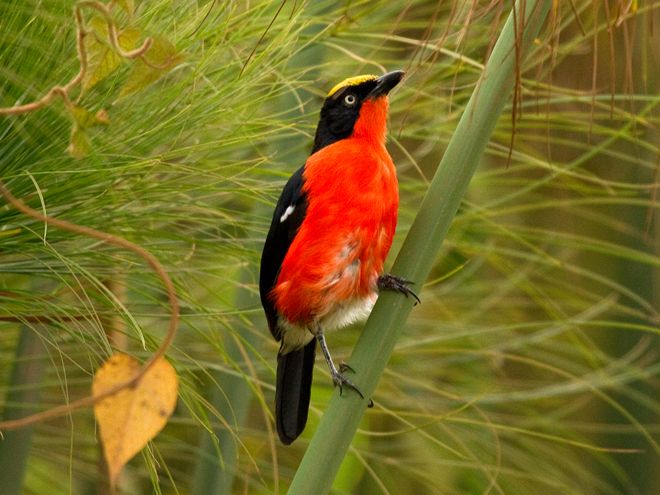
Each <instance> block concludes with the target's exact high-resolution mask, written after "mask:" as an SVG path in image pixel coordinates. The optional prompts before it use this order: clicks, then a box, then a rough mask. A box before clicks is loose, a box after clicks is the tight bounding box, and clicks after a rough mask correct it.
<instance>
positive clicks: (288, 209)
mask: <svg viewBox="0 0 660 495" xmlns="http://www.w3.org/2000/svg"><path fill="white" fill-rule="evenodd" d="M295 209H296V207H295V206H293V205H289V206H287V207H286V210H285V211H284V213H282V216H281V217H280V223H282V222H284V220H286V219H287V218H289V217H290V216H291V213H293V212H294V210H295Z"/></svg>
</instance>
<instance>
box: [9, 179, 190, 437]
mask: <svg viewBox="0 0 660 495" xmlns="http://www.w3.org/2000/svg"><path fill="white" fill-rule="evenodd" d="M0 195H2V196H4V198H5V199H6V200H7V202H8V203H9V204H11V205H12V206H13V207H14V208H16V209H17V210H19V211H20V212H21V213H23V214H25V215H27V216H29V217H31V218H34V219H35V220H39V221H41V222H45V223H47V224H49V225H50V226H53V227H56V228H59V229H62V230H66V231H69V232H73V233H74V234H80V235H84V236H87V237H92V238H94V239H99V240H100V241H103V242H107V243H108V244H112V245H114V246H117V247H120V248H123V249H127V250H129V251H132V252H133V253H135V254H136V255H138V256H140V257H141V258H142V259H144V260H145V261H146V262H147V264H148V265H149V266H150V267H151V268H152V269H153V270H154V271H155V272H156V274H157V275H158V277H160V279H161V280H162V282H163V285H164V286H165V290H166V292H167V297H168V302H169V306H170V321H169V325H168V328H167V334H166V335H165V338H164V339H163V342H162V343H161V344H160V347H158V349H157V350H156V352H154V354H153V355H152V356H151V357H150V358H149V359H148V360H147V361H146V362H145V363H144V364H143V365H142V368H140V370H139V371H138V372H137V373H136V374H135V375H134V376H133V377H132V378H130V379H129V380H126V381H125V382H123V383H119V384H117V385H115V386H114V387H112V388H109V389H108V390H106V391H104V392H103V393H101V394H98V395H94V396H88V397H84V398H82V399H78V400H75V401H73V402H70V403H69V404H65V405H61V406H57V407H53V408H51V409H48V410H46V411H42V412H40V413H36V414H32V415H29V416H26V417H24V418H20V419H16V420H11V421H2V422H0V431H1V430H14V429H17V428H22V427H24V426H28V425H31V424H34V423H37V422H40V421H44V420H47V419H52V418H55V417H58V416H62V415H65V414H68V413H70V412H71V411H73V410H75V409H80V408H82V407H88V406H91V405H93V404H95V403H96V402H99V401H100V400H102V399H105V398H106V397H109V396H111V395H114V394H116V393H117V392H120V391H121V390H124V389H125V388H128V387H132V386H134V385H135V384H136V383H138V382H139V381H140V379H141V378H142V377H143V376H144V374H145V373H146V372H147V371H149V369H150V368H151V367H152V366H153V365H154V364H155V363H156V361H157V360H158V359H160V358H162V357H163V356H164V355H165V353H166V352H167V349H168V348H169V347H170V345H171V344H172V342H173V341H174V336H175V335H176V330H177V327H178V324H179V300H178V298H177V296H176V291H175V288H174V284H173V283H172V279H171V278H170V276H169V275H168V274H167V271H166V270H165V268H164V267H163V265H162V264H161V263H160V262H159V261H158V259H157V258H156V257H155V256H154V255H153V254H151V253H150V252H149V251H147V250H146V249H144V248H143V247H142V246H140V245H138V244H135V243H133V242H131V241H129V240H127V239H124V238H123V237H119V236H116V235H113V234H109V233H107V232H102V231H100V230H96V229H93V228H90V227H84V226H82V225H76V224H74V223H71V222H67V221H66V220H61V219H58V218H55V217H52V216H49V215H44V214H43V213H41V212H39V211H37V210H35V209H33V208H31V207H29V206H28V205H26V204H25V203H24V202H23V201H21V200H20V199H18V198H16V197H14V195H13V194H12V193H11V192H10V191H9V189H7V187H6V186H5V184H4V183H3V182H2V181H0Z"/></svg>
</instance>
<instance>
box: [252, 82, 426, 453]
mask: <svg viewBox="0 0 660 495" xmlns="http://www.w3.org/2000/svg"><path fill="white" fill-rule="evenodd" d="M403 77H404V72H403V71H401V70H396V71H393V72H388V73H386V74H384V75H382V76H380V77H379V76H376V75H372V74H368V75H360V76H354V77H350V78H347V79H345V80H343V81H341V82H340V83H338V84H337V85H335V86H334V87H332V89H331V90H330V91H329V92H328V94H327V96H326V98H325V100H324V102H323V106H322V108H321V114H320V118H319V121H318V125H317V127H316V133H315V135H314V142H313V147H312V151H311V154H310V156H309V157H308V159H307V160H306V162H305V164H304V165H303V166H302V167H300V168H299V169H298V170H297V171H296V172H295V173H294V174H293V175H292V176H291V177H290V178H289V180H288V181H287V183H286V185H285V186H284V188H283V190H282V192H281V195H280V197H279V199H278V201H277V204H276V206H275V210H274V212H273V217H272V220H271V224H270V228H269V231H268V234H267V236H266V240H265V243H264V247H263V252H262V256H261V267H260V274H259V293H260V298H261V303H262V305H263V308H264V312H265V315H266V319H267V322H268V327H269V329H270V332H271V334H272V336H273V337H274V338H275V340H276V341H278V342H280V349H279V352H278V356H277V373H276V375H277V376H276V386H275V423H276V428H277V432H278V435H279V438H280V440H281V442H282V443H283V444H285V445H289V444H291V443H292V442H293V441H294V440H295V439H296V438H297V437H298V436H299V435H300V434H301V433H302V431H303V430H304V428H305V424H306V422H307V415H308V411H309V402H310V395H311V385H312V374H313V370H314V362H315V357H316V345H317V343H318V345H319V347H320V348H321V351H322V353H323V356H324V358H325V360H326V362H327V364H328V367H329V369H330V375H331V376H332V380H333V383H334V385H335V386H338V387H339V389H340V393H341V392H343V388H344V387H346V388H348V389H352V390H353V391H355V392H356V393H357V394H358V395H359V396H360V397H362V399H364V396H363V394H362V392H361V391H360V390H359V389H358V387H357V386H355V384H354V383H353V382H352V381H351V380H350V379H349V378H347V377H346V376H345V373H346V372H347V371H352V372H354V373H355V371H354V370H353V369H351V368H350V367H348V366H347V365H340V366H339V367H337V366H336V365H335V363H334V361H333V359H332V357H331V355H330V351H329V349H328V346H327V343H326V339H325V333H326V332H327V331H330V330H334V329H338V328H342V327H345V326H348V325H350V324H352V323H354V322H357V321H360V320H364V319H365V318H366V317H367V316H368V315H369V313H370V311H371V309H372V307H373V306H374V303H375V302H376V299H377V298H378V293H379V291H381V290H394V291H398V292H400V293H402V294H404V295H405V296H406V297H408V296H412V297H414V298H415V299H416V300H417V301H419V298H418V297H417V295H416V294H415V293H414V292H413V291H412V289H411V288H410V285H411V282H410V281H408V280H405V279H403V278H401V277H397V276H395V275H392V274H389V273H385V272H384V269H383V264H384V261H385V258H386V256H387V254H388V252H389V250H390V247H391V245H392V240H393V237H394V232H395V229H396V224H397V214H398V206H399V192H398V181H397V176H396V169H395V166H394V163H393V161H392V158H391V157H390V155H389V153H388V151H387V149H386V146H385V142H386V134H387V114H388V108H389V99H388V94H389V92H390V91H391V90H392V89H393V88H394V87H395V86H397V85H398V84H399V83H400V82H401V80H402V79H403Z"/></svg>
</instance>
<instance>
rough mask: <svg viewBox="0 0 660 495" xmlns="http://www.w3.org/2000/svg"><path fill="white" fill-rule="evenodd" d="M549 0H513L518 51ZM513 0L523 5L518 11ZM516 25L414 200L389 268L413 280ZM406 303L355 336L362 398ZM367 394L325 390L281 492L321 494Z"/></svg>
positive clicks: (432, 244) (509, 72)
mask: <svg viewBox="0 0 660 495" xmlns="http://www.w3.org/2000/svg"><path fill="white" fill-rule="evenodd" d="M550 3H551V2H550V1H549V0H538V1H533V0H532V1H526V2H525V1H521V2H517V3H516V8H517V9H518V10H517V11H516V12H517V16H516V18H517V19H518V20H519V17H518V16H520V15H521V14H522V13H523V11H524V14H525V22H524V31H523V33H522V34H523V36H518V47H519V50H521V52H520V53H521V54H520V57H519V61H518V62H522V59H523V56H524V55H525V54H526V53H527V51H528V49H529V48H530V46H531V44H532V41H533V39H534V37H535V36H536V34H537V33H538V31H539V29H540V27H541V25H542V23H543V22H544V20H545V17H546V15H547V12H548V10H549V8H550ZM521 5H524V6H525V8H524V9H521ZM516 32H517V29H516V27H515V25H514V15H513V13H512V14H511V15H510V16H509V18H508V20H507V23H506V25H505V26H504V29H503V30H502V33H501V35H500V37H499V39H498V41H497V43H496V45H495V47H494V49H493V52H492V55H491V57H490V60H489V61H488V63H487V64H486V67H485V68H484V71H483V73H482V76H481V79H480V81H479V83H478V84H477V87H476V88H475V90H474V92H473V94H472V96H471V98H470V101H469V102H468V105H467V107H466V109H465V111H464V113H463V115H462V117H461V119H460V121H459V123H458V126H457V128H456V131H455V133H454V135H453V137H452V139H451V141H450V143H449V145H448V147H447V151H446V152H445V155H444V157H443V159H442V161H441V163H440V165H439V168H438V170H437V172H436V174H435V176H434V178H433V181H432V183H431V185H430V187H429V190H428V192H427V194H426V196H425V198H424V201H423V202H422V205H421V207H420V211H419V213H418V214H417V217H416V218H415V221H414V223H413V225H412V227H411V229H410V232H409V234H408V236H407V238H406V240H405V242H404V244H403V246H402V248H401V251H400V253H399V256H398V257H397V260H396V262H395V264H394V267H393V270H392V271H393V272H394V273H395V274H396V275H399V276H403V277H404V278H407V279H410V280H413V281H414V282H416V283H417V284H418V287H419V286H420V283H421V282H423V281H424V280H425V279H426V277H427V276H428V274H429V272H430V270H431V267H432V265H433V262H434V260H435V257H436V255H437V253H438V251H439V248H440V245H441V244H442V241H443V239H444V237H445V234H446V233H447V230H448V229H449V225H450V224H451V221H452V219H453V218H454V215H455V213H456V211H457V210H458V207H459V205H460V203H461V200H462V198H463V196H464V195H465V191H466V190H467V187H468V184H469V182H470V179H471V177H472V175H473V173H474V171H475V170H476V168H477V165H478V164H479V161H480V159H481V156H482V154H483V152H484V149H485V147H486V144H487V143H488V140H489V138H490V135H491V133H492V131H493V129H494V128H495V124H496V122H497V120H498V118H499V116H500V114H501V113H502V110H503V108H504V105H505V104H506V102H507V101H508V98H509V94H510V92H511V89H512V87H513V83H514V76H515V71H516V69H517V68H516V50H515V48H514V46H515V43H516ZM411 308H412V302H411V300H406V299H404V298H403V297H401V296H400V295H397V294H391V293H390V294H383V295H382V296H381V297H380V298H379V300H378V303H377V304H376V306H375V308H374V310H373V312H372V314H371V316H370V318H369V321H368V322H367V324H366V326H365V328H364V331H363V332H362V335H361V337H360V340H359V341H358V343H357V345H356V347H355V350H354V352H353V355H352V357H351V359H350V365H351V367H353V368H354V369H356V370H358V373H357V375H356V376H355V377H354V378H352V379H353V380H354V382H355V383H356V384H357V385H358V387H360V389H361V390H362V392H363V393H364V394H365V396H367V397H368V396H370V395H371V394H372V393H373V391H374V390H375V387H376V384H377V382H378V380H379V378H380V375H381V374H382V372H383V370H384V368H385V365H386V363H387V361H388V359H389V357H390V355H391V352H392V350H393V348H394V345H395V342H396V340H397V337H398V336H399V334H400V332H401V329H402V327H403V324H404V322H405V320H406V318H407V316H408V314H409V312H410V310H411ZM367 402H368V401H367V400H361V399H360V398H359V397H358V396H357V394H353V393H350V391H348V393H345V394H344V395H343V396H340V395H339V393H338V391H336V392H335V394H334V395H333V398H332V400H331V401H330V403H329V405H328V408H327V410H326V413H325V414H324V416H323V418H322V420H321V422H320V423H319V427H318V430H317V431H316V433H315V435H314V437H313V438H312V441H311V443H310V445H309V447H308V449H307V452H306V453H305V456H304V457H303V459H302V461H301V463H300V466H299V468H298V470H297V472H296V476H295V477H294V479H293V482H292V484H291V488H290V491H289V493H290V494H292V495H295V494H309V493H316V494H323V493H327V492H328V491H329V490H330V488H331V486H332V482H333V480H334V478H335V475H336V473H337V470H338V469H339V466H340V464H341V461H342V459H343V458H344V456H345V454H346V452H347V450H348V447H349V445H350V443H351V440H352V438H353V436H354V434H355V432H356V430H357V427H358V424H359V422H360V419H361V418H362V415H363V413H364V410H365V409H366V407H367Z"/></svg>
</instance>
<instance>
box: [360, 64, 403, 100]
mask: <svg viewBox="0 0 660 495" xmlns="http://www.w3.org/2000/svg"><path fill="white" fill-rule="evenodd" d="M404 74H405V72H403V71H402V70H395V71H392V72H388V73H387V74H385V75H383V76H380V77H379V78H378V79H376V87H375V88H374V89H372V90H371V93H369V94H368V95H367V98H378V97H379V96H384V95H386V94H387V93H389V92H390V91H391V90H392V88H394V86H396V85H397V84H399V83H400V82H401V79H403V76H404Z"/></svg>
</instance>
